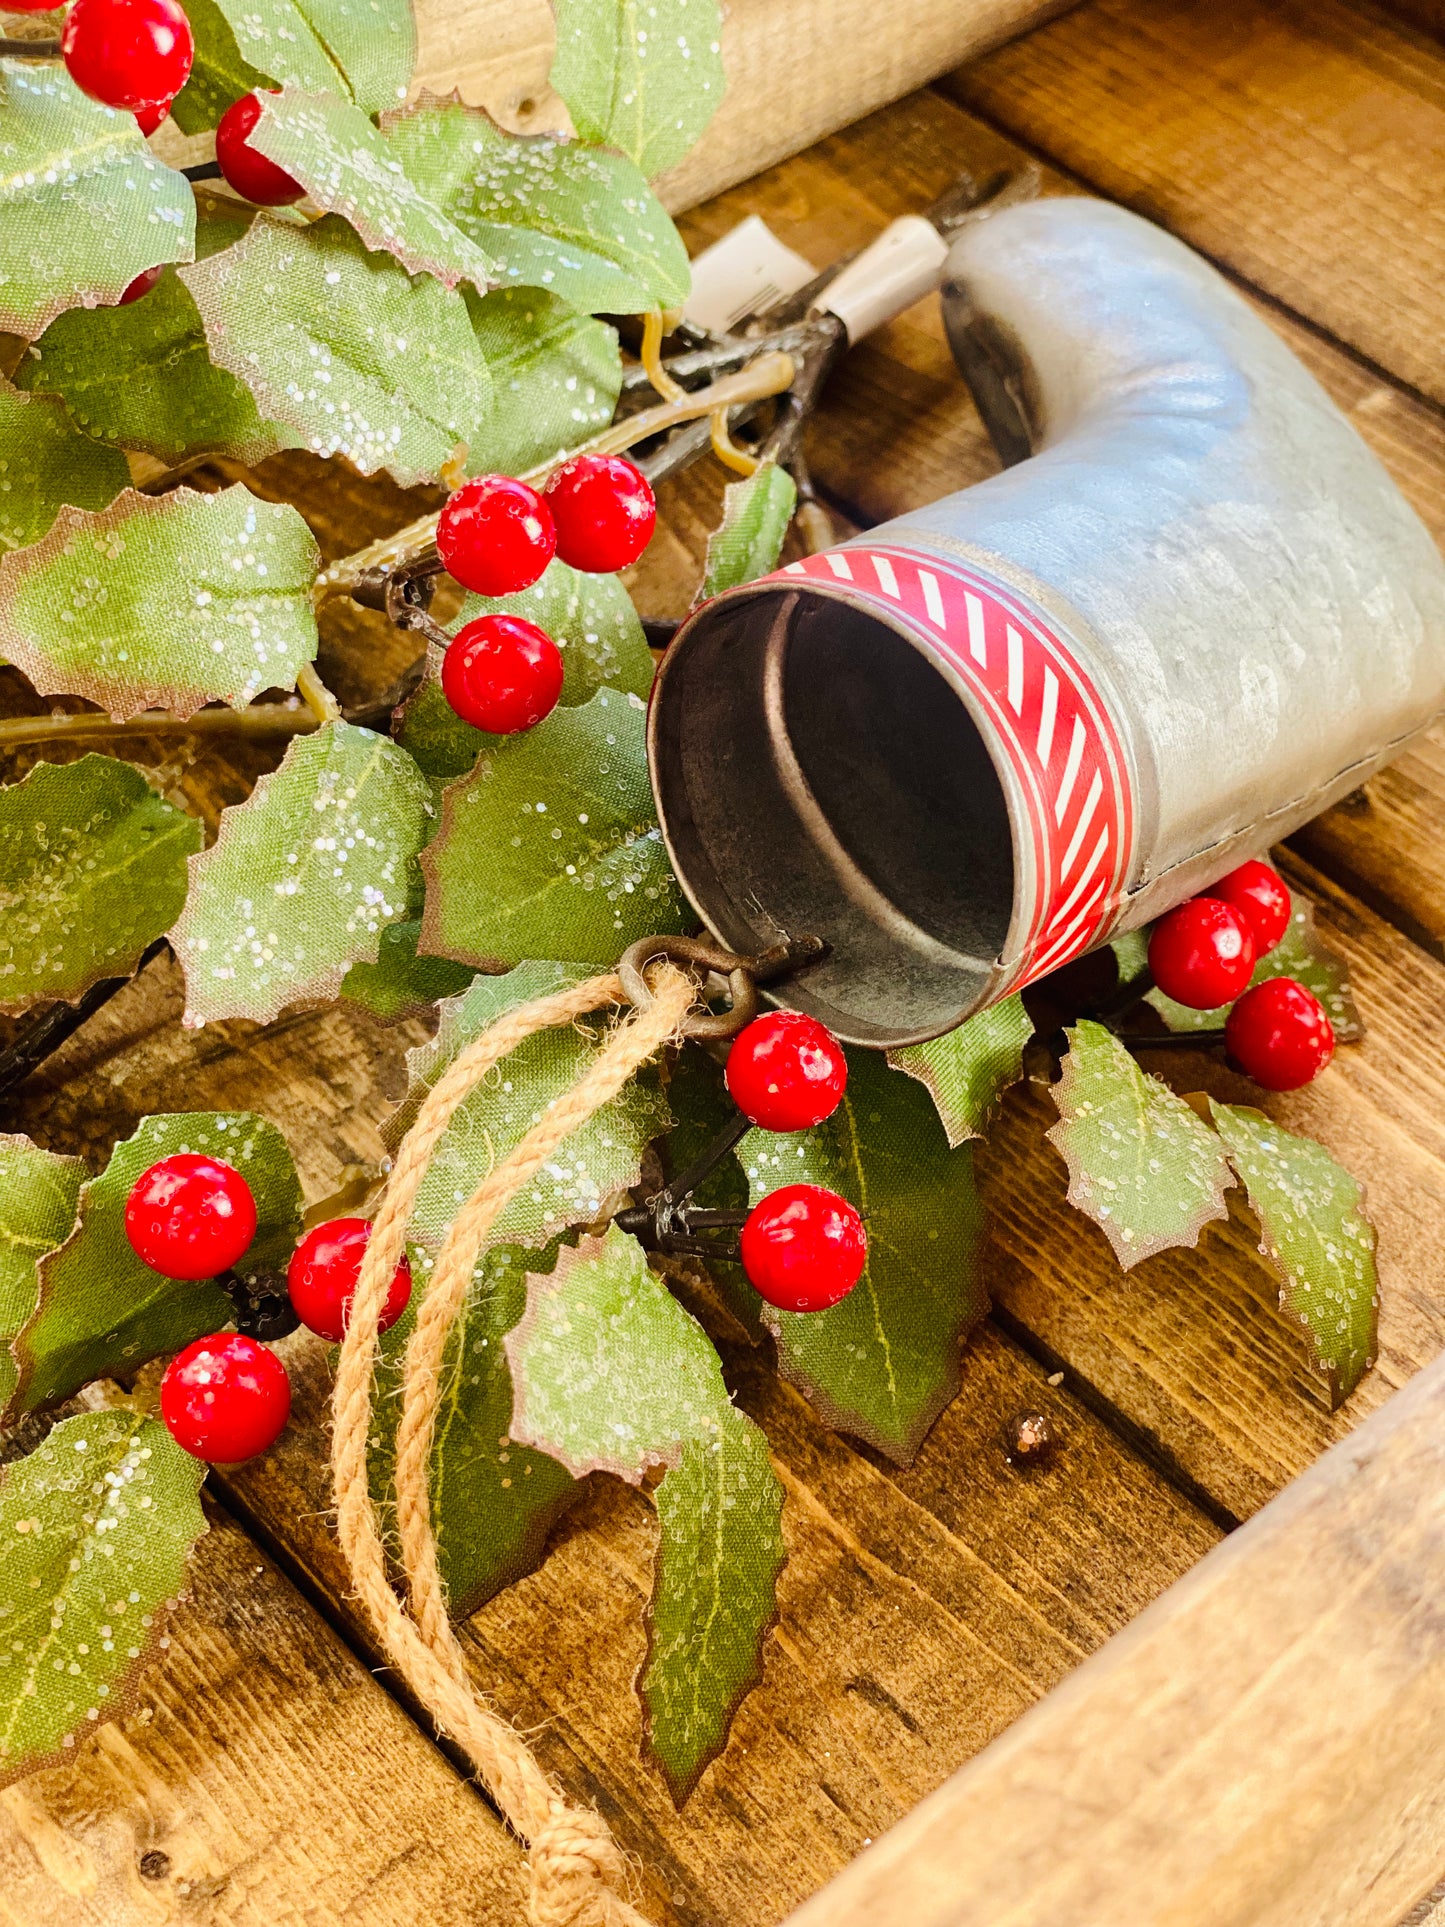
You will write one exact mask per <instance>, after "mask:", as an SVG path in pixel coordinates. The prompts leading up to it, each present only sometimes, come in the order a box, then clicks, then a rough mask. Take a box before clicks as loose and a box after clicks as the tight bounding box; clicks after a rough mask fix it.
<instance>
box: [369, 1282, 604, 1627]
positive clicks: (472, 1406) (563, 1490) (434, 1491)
mask: <svg viewBox="0 0 1445 1927" xmlns="http://www.w3.org/2000/svg"><path fill="white" fill-rule="evenodd" d="M411 1261H412V1276H413V1280H414V1288H415V1290H416V1291H417V1293H418V1294H420V1293H421V1292H422V1291H424V1289H425V1286H426V1280H427V1273H428V1271H429V1269H430V1267H431V1266H432V1264H433V1263H434V1262H435V1260H434V1258H433V1256H432V1254H431V1253H429V1252H428V1251H426V1250H425V1249H424V1248H423V1247H421V1246H417V1245H414V1246H413V1247H412V1249H411ZM555 1262H556V1249H555V1247H551V1248H549V1249H548V1250H547V1251H546V1252H540V1251H527V1250H525V1249H524V1248H523V1247H522V1246H520V1245H493V1246H492V1247H491V1248H490V1249H489V1250H488V1251H486V1252H484V1253H483V1255H482V1257H481V1259H480V1260H479V1262H478V1264H477V1269H476V1275H475V1277H474V1279H473V1281H472V1287H471V1290H470V1292H469V1293H468V1295H467V1301H466V1304H465V1305H464V1306H463V1308H462V1310H461V1313H460V1314H459V1316H458V1318H457V1322H456V1324H455V1325H454V1326H453V1327H452V1332H451V1336H450V1338H449V1339H448V1340H447V1349H446V1353H445V1356H444V1358H443V1361H442V1368H441V1374H440V1379H441V1382H440V1389H439V1393H438V1404H437V1422H436V1435H435V1442H434V1444H433V1446H432V1455H431V1479H430V1486H431V1518H432V1528H433V1530H434V1531H435V1533H436V1540H437V1556H438V1559H439V1562H440V1565H441V1574H442V1582H443V1584H444V1585H445V1586H446V1591H447V1604H448V1607H449V1609H450V1611H451V1614H452V1617H453V1618H454V1619H464V1618H466V1617H467V1616H468V1614H470V1613H474V1612H476V1611H477V1609H478V1608H479V1607H480V1606H484V1605H485V1604H486V1602H487V1601H488V1600H489V1599H490V1598H492V1596H493V1595H494V1594H495V1593H498V1592H500V1591H501V1590H502V1588H503V1587H504V1586H510V1585H512V1584H513V1583H514V1582H515V1581H516V1580H518V1579H521V1578H523V1577H524V1576H525V1575H526V1574H527V1573H529V1572H532V1571H534V1570H535V1569H536V1567H537V1565H538V1564H539V1563H540V1561H541V1557H542V1553H543V1551H544V1549H545V1547H546V1543H547V1535H548V1533H549V1532H550V1531H551V1529H552V1527H553V1526H554V1525H555V1523H556V1522H557V1520H558V1518H559V1517H560V1516H561V1514H562V1513H563V1512H564V1511H565V1510H566V1509H567V1507H568V1506H569V1505H571V1504H572V1503H573V1501H574V1500H575V1499H576V1498H577V1497H578V1496H579V1487H578V1485H577V1482H576V1480H575V1479H574V1478H573V1477H572V1475H571V1473H570V1472H567V1471H566V1470H565V1469H564V1468H563V1467H562V1466H560V1465H559V1464H558V1463H557V1461H556V1460H555V1459H553V1458H549V1457H548V1456H547V1454H546V1453H545V1452H538V1451H535V1450H534V1449H533V1448H532V1447H531V1446H527V1445H519V1444H518V1443H517V1441H516V1440H515V1439H514V1438H512V1437H511V1435H510V1434H511V1424H512V1374H511V1371H510V1370H509V1369H508V1365H507V1354H506V1352H505V1351H504V1350H503V1348H502V1340H503V1339H504V1338H505V1336H506V1334H507V1333H508V1332H509V1331H510V1330H511V1329H512V1327H513V1326H514V1325H515V1324H516V1323H517V1320H518V1319H519V1318H520V1317H521V1316H522V1313H523V1311H524V1310H525V1309H526V1304H527V1273H528V1272H529V1271H533V1272H536V1271H545V1270H548V1269H550V1267H551V1265H552V1264H554V1263H555ZM415 1327H416V1310H415V1304H413V1305H412V1307H410V1308H409V1309H408V1310H407V1312H406V1314H405V1316H404V1317H403V1318H401V1319H400V1320H399V1322H398V1323H397V1324H396V1325H394V1326H393V1327H392V1329H391V1330H390V1331H389V1332H387V1333H386V1334H385V1335H384V1337H383V1338H382V1339H381V1341H380V1346H381V1349H380V1359H379V1361H378V1365H377V1370H376V1380H375V1385H374V1389H373V1392H372V1430H373V1437H372V1440H371V1449H370V1454H369V1459H368V1466H369V1472H370V1479H371V1488H372V1496H373V1498H374V1499H375V1501H376V1503H377V1504H378V1505H379V1506H380V1508H381V1510H382V1512H383V1515H385V1513H386V1512H387V1511H388V1509H389V1508H390V1506H391V1504H392V1502H393V1501H392V1492H391V1480H392V1474H393V1469H394V1465H395V1458H394V1454H395V1445H396V1428H397V1423H398V1421H399V1420H400V1417H401V1381H402V1361H403V1358H404V1355H405V1352H406V1347H407V1344H408V1343H409V1341H410V1338H411V1334H412V1332H413V1330H414V1329H415Z"/></svg>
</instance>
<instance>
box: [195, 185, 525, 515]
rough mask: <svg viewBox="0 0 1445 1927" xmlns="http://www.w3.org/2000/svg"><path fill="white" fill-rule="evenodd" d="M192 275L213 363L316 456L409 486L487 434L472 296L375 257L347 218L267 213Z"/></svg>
mask: <svg viewBox="0 0 1445 1927" xmlns="http://www.w3.org/2000/svg"><path fill="white" fill-rule="evenodd" d="M182 278H183V279H184V281H185V283H186V285H187V287H188V288H189V289H190V291H191V293H192V294H193V295H194V296H195V301H196V306H197V308H198V309H199V310H200V314H201V320H202V323H203V325H204V327H205V331H206V342H207V346H208V348H209V351H210V356H211V359H212V360H213V361H214V362H216V363H218V364H219V366H221V367H222V368H227V369H229V370H230V372H231V373H232V374H233V375H235V376H236V377H237V378H238V379H239V380H240V381H243V382H244V383H245V384H246V386H247V387H248V388H249V389H250V390H251V393H252V394H253V395H254V396H255V398H256V401H257V404H258V406H259V408H260V411H261V413H262V414H263V415H264V416H265V417H266V418H267V420H269V421H276V422H283V423H284V424H285V425H286V426H287V427H288V428H291V429H294V430H295V431H296V433H297V435H298V436H300V437H301V438H302V439H303V440H304V442H305V445H306V446H307V447H308V448H310V449H312V450H313V451H314V452H315V453H316V454H318V455H344V456H345V457H346V459H347V460H348V461H349V462H350V463H351V464H352V465H353V466H354V467H355V468H358V469H359V470H360V471H361V473H362V474H363V475H374V474H375V473H376V471H377V470H378V469H382V468H384V469H387V470H389V472H390V473H391V474H392V475H394V476H395V477H396V479H397V481H398V482H400V483H402V484H403V485H404V486H408V487H409V486H411V485H412V484H413V483H416V482H424V481H435V480H436V479H437V477H438V476H439V475H440V474H441V471H442V467H443V465H444V464H445V463H447V462H450V461H451V460H452V458H453V456H454V455H455V454H456V453H457V451H458V449H459V448H460V447H464V446H469V445H470V444H471V443H472V442H475V441H478V440H479V438H480V436H481V435H482V434H483V433H484V431H485V424H486V419H487V414H488V411H489V409H490V407H491V380H490V377H489V376H488V374H487V370H486V365H485V363H484V362H483V361H482V358H481V355H480V354H479V353H478V350H477V343H476V337H475V335H473V333H472V328H471V323H470V321H469V320H468V318H467V310H466V305H465V303H464V302H463V300H462V298H461V296H460V295H459V294H457V293H455V292H454V291H450V290H448V289H446V288H444V287H442V286H441V285H440V283H438V282H436V281H434V280H433V279H432V278H431V277H430V275H418V276H416V277H415V278H413V277H412V276H411V275H409V274H407V272H406V271H405V269H404V268H402V267H401V266H400V265H399V264H398V263H397V262H396V261H394V260H393V259H392V257H391V256H390V255H389V254H369V253H368V252H367V251H366V249H365V247H364V246H363V245H362V243H361V241H360V239H359V238H358V237H357V235H356V234H354V233H353V232H352V230H351V229H350V228H349V227H348V226H347V224H346V222H345V221H343V220H342V219H341V218H340V217H339V216H335V215H333V216H329V217H328V218H327V219H325V220H321V221H316V222H314V223H313V224H312V225H311V226H310V227H300V228H298V227H294V226H292V225H291V224H289V223H288V222H284V221H277V220H272V219H269V218H265V217H263V218H262V219H260V220H258V221H256V222H254V223H253V225H252V227H251V230H250V232H249V233H248V234H247V235H246V237H245V239H244V240H242V241H238V242H237V243H236V245H235V247H233V248H227V249H226V250H225V252H224V253H222V254H215V255H212V256H211V258H210V259H209V260H208V261H201V262H198V263H197V264H196V266H195V267H193V268H188V269H187V270H186V272H185V275H184V276H183V277H182Z"/></svg>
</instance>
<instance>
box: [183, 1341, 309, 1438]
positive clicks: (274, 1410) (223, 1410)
mask: <svg viewBox="0 0 1445 1927" xmlns="http://www.w3.org/2000/svg"><path fill="white" fill-rule="evenodd" d="M290 1416H291V1380H290V1379H289V1378H288V1377H287V1375H286V1367H285V1366H284V1365H283V1364H282V1363H281V1361H280V1359H279V1358H278V1357H277V1356H276V1354H275V1352H273V1351H268V1350H267V1349H266V1347H265V1346H264V1345H259V1344H257V1342H256V1340H255V1339H254V1338H244V1337H242V1335H241V1333H240V1332H217V1333H215V1335H214V1336H213V1337H211V1338H198V1339H197V1340H196V1342H195V1343H194V1344H193V1345H187V1347H186V1349H185V1350H184V1351H183V1352H177V1353H176V1355H175V1357H174V1358H173V1359H172V1360H171V1362H170V1364H169V1365H167V1367H166V1370H165V1376H164V1378H162V1380H161V1417H162V1419H164V1421H165V1427H166V1430H167V1431H168V1432H169V1433H170V1435H171V1437H172V1438H173V1439H174V1440H175V1442H176V1444H177V1445H181V1446H184V1447H185V1449H186V1451H187V1452H189V1453H190V1455H191V1457H192V1458H193V1459H207V1460H209V1461H210V1462H211V1463H212V1464H219V1465H235V1464H236V1463H237V1462H238V1461H239V1460H241V1459H254V1458H255V1456H256V1454H257V1453H258V1452H264V1451H265V1450H266V1447H267V1446H268V1445H274V1444H275V1442H276V1440H277V1439H278V1438H279V1437H280V1435H281V1432H282V1430H283V1429H284V1427H285V1424H286V1421H287V1419H288V1418H290Z"/></svg>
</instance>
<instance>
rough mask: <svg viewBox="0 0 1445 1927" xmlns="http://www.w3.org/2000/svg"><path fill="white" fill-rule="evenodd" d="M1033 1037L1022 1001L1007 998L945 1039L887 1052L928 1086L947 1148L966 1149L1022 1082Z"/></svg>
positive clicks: (891, 1060)
mask: <svg viewBox="0 0 1445 1927" xmlns="http://www.w3.org/2000/svg"><path fill="white" fill-rule="evenodd" d="M1032 1035H1033V1024H1032V1023H1031V1022H1030V1020H1029V1016H1028V1012H1027V1011H1026V1010H1025V1009H1024V1006H1023V999H1022V998H1021V997H1018V996H1014V997H1005V998H1004V999H1003V1001H1002V1003H997V1004H990V1005H989V1007H988V1009H987V1010H981V1011H979V1012H978V1014H977V1016H975V1017H970V1018H969V1019H968V1021H967V1022H966V1023H963V1024H960V1025H959V1027H958V1029H957V1030H951V1031H949V1032H948V1033H947V1035H946V1036H943V1037H934V1038H931V1039H930V1040H929V1042H928V1043H926V1044H908V1045H906V1046H905V1047H904V1048H903V1049H902V1050H892V1051H889V1053H888V1062H889V1063H890V1064H891V1065H892V1066H893V1068H894V1070H897V1071H907V1073H908V1075H909V1076H910V1077H916V1078H917V1079H918V1081H919V1083H920V1084H923V1085H926V1086H927V1088H928V1091H929V1093H930V1094H931V1096H932V1098H933V1101H934V1103H935V1104H936V1105H937V1107H938V1115H939V1116H940V1117H941V1118H942V1119H943V1128H944V1130H945V1131H946V1132H947V1133H948V1141H949V1143H950V1144H962V1143H963V1141H964V1139H965V1138H970V1137H982V1136H983V1126H984V1122H985V1120H986V1119H987V1117H988V1114H989V1112H990V1111H991V1110H992V1109H993V1107H994V1105H995V1104H997V1103H998V1100H999V1098H1000V1097H1001V1096H1002V1095H1003V1093H1004V1092H1005V1091H1006V1090H1007V1089H1008V1087H1009V1085H1010V1084H1016V1083H1017V1082H1018V1080H1019V1079H1020V1077H1022V1076H1023V1062H1024V1045H1025V1044H1027V1042H1028V1041H1029V1038H1030V1037H1031V1036H1032Z"/></svg>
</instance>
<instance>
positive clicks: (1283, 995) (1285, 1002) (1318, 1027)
mask: <svg viewBox="0 0 1445 1927" xmlns="http://www.w3.org/2000/svg"><path fill="white" fill-rule="evenodd" d="M1224 1043H1225V1048H1226V1049H1227V1050H1228V1052H1229V1055H1230V1056H1231V1057H1232V1058H1233V1060H1234V1062H1235V1063H1236V1064H1237V1065H1238V1066H1239V1068H1240V1070H1242V1071H1243V1072H1244V1074H1245V1076H1246V1077H1252V1078H1253V1079H1254V1081H1255V1083H1256V1084H1262V1085H1263V1086H1264V1088H1265V1089H1266V1090H1267V1091H1297V1090H1298V1089H1299V1087H1300V1086H1301V1084H1308V1083H1309V1082H1310V1080H1311V1078H1315V1077H1318V1076H1319V1074H1320V1072H1321V1071H1322V1070H1323V1069H1324V1067H1325V1065H1326V1064H1328V1063H1329V1061H1330V1059H1331V1058H1332V1057H1333V1056H1334V1054H1335V1032H1334V1026H1333V1025H1332V1024H1331V1023H1330V1020H1329V1017H1328V1016H1327V1015H1326V1013H1325V1007H1324V1005H1323V1004H1322V1003H1321V1002H1320V1000H1319V998H1318V997H1316V996H1315V994H1314V992H1313V991H1311V990H1306V988H1305V986H1304V985H1303V984H1301V983H1296V981H1295V980H1294V978H1293V977H1271V978H1269V979H1268V980H1267V981H1266V982H1264V983H1262V984H1256V985H1255V986H1254V988H1253V990H1246V991H1245V993H1244V995H1243V996H1242V997H1241V998H1240V1000H1239V1002H1238V1003H1237V1004H1236V1005H1235V1006H1234V1009H1233V1010H1231V1011H1230V1013H1229V1015H1228V1017H1226V1018H1225V1020H1224Z"/></svg>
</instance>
